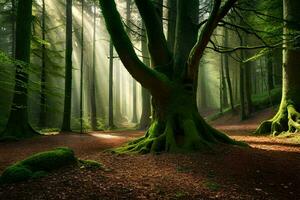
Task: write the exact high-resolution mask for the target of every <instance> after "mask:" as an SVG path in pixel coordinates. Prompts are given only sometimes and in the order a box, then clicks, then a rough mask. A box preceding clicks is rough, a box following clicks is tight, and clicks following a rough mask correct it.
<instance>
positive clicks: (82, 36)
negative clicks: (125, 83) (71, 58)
mask: <svg viewBox="0 0 300 200" xmlns="http://www.w3.org/2000/svg"><path fill="white" fill-rule="evenodd" d="M80 44H81V52H80V55H81V58H80V133H83V79H84V77H83V70H84V69H83V67H84V66H83V65H84V60H83V58H84V53H83V52H84V0H81V40H80Z"/></svg>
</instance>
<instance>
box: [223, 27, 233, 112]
mask: <svg viewBox="0 0 300 200" xmlns="http://www.w3.org/2000/svg"><path fill="white" fill-rule="evenodd" d="M228 37H229V36H228V30H227V29H226V28H225V29H224V41H223V42H224V46H228ZM224 68H225V77H226V83H227V87H228V92H229V101H230V107H231V110H232V111H234V110H235V108H234V102H233V91H232V84H231V79H230V73H229V59H228V55H224Z"/></svg>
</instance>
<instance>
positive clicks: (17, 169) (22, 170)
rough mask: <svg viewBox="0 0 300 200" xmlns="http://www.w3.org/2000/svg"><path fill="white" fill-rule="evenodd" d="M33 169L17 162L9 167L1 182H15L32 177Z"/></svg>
mask: <svg viewBox="0 0 300 200" xmlns="http://www.w3.org/2000/svg"><path fill="white" fill-rule="evenodd" d="M32 174H33V173H32V171H31V170H30V169H28V168H27V167H25V166H22V165H19V164H16V165H12V166H11V167H8V168H7V169H6V170H5V171H4V172H3V174H2V176H1V179H0V182H1V183H15V182H20V181H25V180H28V179H30V178H31V176H32Z"/></svg>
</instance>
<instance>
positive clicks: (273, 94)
mask: <svg viewBox="0 0 300 200" xmlns="http://www.w3.org/2000/svg"><path fill="white" fill-rule="evenodd" d="M281 92H282V91H281V88H274V89H273V90H271V91H270V93H269V92H264V93H262V94H258V95H253V96H252V103H253V107H254V108H255V109H256V110H260V109H263V108H266V107H268V106H270V105H277V104H279V103H280V100H281Z"/></svg>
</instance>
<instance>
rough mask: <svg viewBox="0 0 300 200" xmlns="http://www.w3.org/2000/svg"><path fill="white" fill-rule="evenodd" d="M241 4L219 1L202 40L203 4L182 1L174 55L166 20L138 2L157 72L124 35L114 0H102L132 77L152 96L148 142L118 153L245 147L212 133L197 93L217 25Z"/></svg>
mask: <svg viewBox="0 0 300 200" xmlns="http://www.w3.org/2000/svg"><path fill="white" fill-rule="evenodd" d="M235 2H236V0H228V1H226V3H225V4H223V3H222V1H221V0H215V1H214V6H213V9H212V11H211V13H210V16H209V17H208V19H207V20H206V22H205V23H204V24H203V27H201V29H200V34H199V37H198V14H199V9H198V8H199V1H197V0H190V1H186V0H179V1H178V5H177V26H176V42H175V47H174V53H171V51H170V50H169V49H168V45H167V41H166V39H165V36H164V33H163V26H162V23H161V20H160V18H159V16H158V14H157V12H156V10H155V8H154V6H153V4H152V2H151V1H150V0H135V3H136V5H137V8H138V10H139V13H140V15H141V17H142V19H143V22H144V23H145V27H146V30H147V36H148V49H149V53H150V56H151V62H152V65H153V66H154V68H150V67H149V66H146V65H145V64H144V63H143V62H141V61H140V60H139V58H138V56H137V55H136V53H135V51H134V48H133V45H132V43H131V41H130V39H129V37H128V35H127V34H126V32H125V31H124V28H123V24H122V21H121V18H120V15H119V13H118V11H117V9H116V4H115V2H114V0H100V6H101V8H102V12H103V16H104V18H105V21H106V26H107V29H108V31H109V34H110V36H111V39H112V41H113V44H114V46H115V49H116V51H117V52H118V54H119V57H120V59H121V60H122V62H123V64H124V66H125V67H126V69H127V70H128V72H129V73H130V74H131V75H132V76H133V77H134V78H135V79H136V80H137V81H138V82H140V83H141V85H142V86H143V87H145V88H146V89H148V90H149V91H150V93H151V95H152V97H153V100H152V102H153V103H152V104H153V111H154V112H153V122H152V124H151V126H150V128H149V130H148V131H147V133H146V134H145V136H144V137H142V138H140V139H137V140H135V141H133V142H131V143H129V144H128V145H126V146H124V147H120V148H119V149H117V150H116V151H118V152H141V153H148V152H161V151H168V152H178V151H191V150H199V149H206V148H208V147H210V146H211V145H212V144H216V143H227V144H241V143H239V142H236V141H234V140H232V139H230V138H229V137H228V136H226V135H225V134H223V133H221V132H219V131H217V130H215V129H213V128H212V127H211V126H209V125H208V124H207V123H206V122H205V121H204V119H203V118H202V117H201V116H200V115H199V113H198V110H197V105H196V90H197V80H198V67H199V62H200V60H201V58H202V56H203V53H204V50H205V48H206V46H207V44H208V42H209V41H210V37H211V35H212V33H213V32H214V29H215V28H216V26H217V24H218V22H219V21H220V20H221V19H222V18H223V17H224V16H225V15H226V14H227V12H228V11H229V10H230V8H231V7H232V6H233V5H234V3H235Z"/></svg>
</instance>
